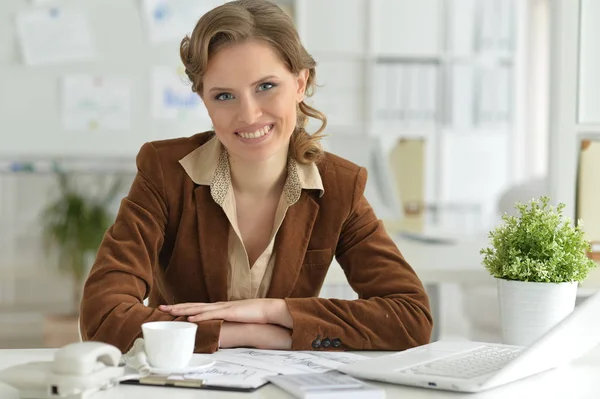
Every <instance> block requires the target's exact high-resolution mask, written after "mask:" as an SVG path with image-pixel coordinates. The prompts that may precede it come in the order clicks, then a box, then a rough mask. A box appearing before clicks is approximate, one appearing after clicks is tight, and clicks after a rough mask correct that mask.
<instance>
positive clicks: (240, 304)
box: [159, 299, 282, 324]
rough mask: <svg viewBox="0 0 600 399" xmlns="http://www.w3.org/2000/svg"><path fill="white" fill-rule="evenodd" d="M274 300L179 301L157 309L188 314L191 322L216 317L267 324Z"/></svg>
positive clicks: (177, 314) (180, 314)
mask: <svg viewBox="0 0 600 399" xmlns="http://www.w3.org/2000/svg"><path fill="white" fill-rule="evenodd" d="M274 301H278V300H277V299H245V300H241V301H231V302H215V303H179V304H177V305H161V306H160V307H159V309H160V310H162V311H163V312H168V313H170V314H172V315H173V316H189V317H188V320H189V321H192V322H197V321H205V320H215V319H218V320H226V321H232V322H237V323H255V324H267V323H269V320H268V319H269V317H268V315H269V314H270V311H269V309H270V308H271V307H274V305H275V303H274ZM279 301H282V300H281V299H279Z"/></svg>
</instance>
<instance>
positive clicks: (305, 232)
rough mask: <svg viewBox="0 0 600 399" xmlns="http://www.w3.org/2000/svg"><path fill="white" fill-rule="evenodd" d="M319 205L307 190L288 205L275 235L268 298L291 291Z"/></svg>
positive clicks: (287, 294) (284, 295)
mask: <svg viewBox="0 0 600 399" xmlns="http://www.w3.org/2000/svg"><path fill="white" fill-rule="evenodd" d="M318 212H319V204H317V202H316V201H315V200H314V199H313V198H312V197H311V196H310V195H309V194H307V192H306V191H302V195H301V196H300V199H299V200H298V202H296V203H295V204H294V205H292V206H290V207H289V209H288V210H287V213H286V216H285V218H284V219H283V223H282V224H281V226H280V228H279V231H278V232H277V237H276V238H275V265H274V269H273V277H272V278H271V285H270V287H269V291H268V293H267V297H268V298H285V297H287V296H289V295H290V294H291V293H292V290H293V289H294V287H295V286H296V280H297V279H298V275H299V274H300V269H301V268H302V263H303V261H304V254H305V253H306V249H307V248H308V242H309V240H310V236H311V233H312V229H313V226H314V224H315V220H316V218H317V214H318Z"/></svg>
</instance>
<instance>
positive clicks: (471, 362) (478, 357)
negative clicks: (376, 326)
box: [401, 346, 522, 379]
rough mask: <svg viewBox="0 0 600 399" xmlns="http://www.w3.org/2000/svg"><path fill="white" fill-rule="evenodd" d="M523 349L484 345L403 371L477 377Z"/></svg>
mask: <svg viewBox="0 0 600 399" xmlns="http://www.w3.org/2000/svg"><path fill="white" fill-rule="evenodd" d="M521 351H522V349H519V348H504V347H498V346H482V347H480V348H477V349H474V350H472V351H469V352H466V353H461V354H460V355H457V356H451V357H447V358H443V359H439V360H434V361H432V362H429V363H425V364H421V365H419V366H415V367H412V368H410V369H404V370H402V371H401V372H403V373H409V374H427V375H437V376H444V377H454V378H464V379H469V378H475V377H478V376H480V375H484V374H487V373H491V372H493V371H496V370H499V369H501V368H502V367H504V365H506V364H507V363H509V362H510V361H511V360H513V359H514V358H515V357H517V355H518V354H519V353H520V352H521Z"/></svg>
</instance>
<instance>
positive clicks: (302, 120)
mask: <svg viewBox="0 0 600 399" xmlns="http://www.w3.org/2000/svg"><path fill="white" fill-rule="evenodd" d="M249 39H257V40H262V41H264V42H266V43H268V44H269V45H271V46H272V48H273V49H274V50H275V51H276V52H277V54H278V55H279V56H280V57H281V60H282V61H283V62H284V64H285V65H286V66H287V68H288V69H289V70H290V72H292V73H294V74H298V73H299V72H300V71H302V70H304V69H307V70H308V80H307V84H306V91H305V94H306V96H307V97H310V96H311V95H312V94H313V92H314V86H315V67H316V62H315V60H314V59H313V58H312V57H311V56H310V54H308V52H307V51H306V49H305V48H304V46H303V45H302V43H301V42H300V38H299V36H298V32H297V31H296V28H295V27H294V23H293V22H292V20H291V18H290V17H289V16H288V15H287V14H285V13H284V12H283V11H282V10H281V9H280V8H279V7H278V6H276V5H275V4H273V3H271V2H269V1H266V0H238V1H231V2H228V3H225V4H223V5H221V6H219V7H216V8H214V9H212V10H211V11H209V12H207V13H206V14H204V15H203V16H202V17H201V18H200V20H199V21H198V23H197V24H196V27H195V28H194V31H193V32H192V35H191V37H190V36H186V37H185V38H184V39H183V40H182V41H181V46H180V56H181V61H182V62H183V65H184V66H185V73H186V74H187V76H188V77H189V79H190V81H191V82H192V90H193V91H194V92H195V93H197V94H198V95H202V89H203V85H202V77H203V75H204V73H205V72H206V68H207V65H208V61H209V60H210V58H211V57H212V56H213V55H214V54H215V53H216V52H217V51H219V50H220V49H222V48H223V47H225V46H228V45H231V44H237V43H242V42H244V41H247V40H249ZM297 111H298V118H297V121H296V128H295V129H294V132H293V134H292V138H291V140H290V151H291V155H292V156H293V157H294V158H295V159H296V161H298V162H301V163H309V162H316V161H317V160H319V159H320V158H321V157H322V156H323V148H322V146H321V142H320V141H321V138H322V137H323V134H322V132H323V130H324V129H325V126H327V118H326V116H325V114H323V113H322V112H320V111H318V110H317V109H315V108H313V107H311V106H310V105H308V104H306V103H305V102H304V101H302V102H300V104H298V107H297ZM308 118H315V119H318V120H320V121H321V127H320V128H319V129H318V130H317V131H316V132H315V133H313V134H312V135H311V134H309V133H308V132H307V131H306V130H305V127H306V124H307V123H308Z"/></svg>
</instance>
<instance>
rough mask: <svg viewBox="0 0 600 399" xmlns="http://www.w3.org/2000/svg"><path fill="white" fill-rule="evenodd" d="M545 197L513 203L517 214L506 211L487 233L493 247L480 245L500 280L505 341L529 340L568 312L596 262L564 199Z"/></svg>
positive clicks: (499, 292)
mask: <svg viewBox="0 0 600 399" xmlns="http://www.w3.org/2000/svg"><path fill="white" fill-rule="evenodd" d="M549 201H550V199H549V198H548V197H540V198H539V199H533V200H531V201H530V202H529V204H528V205H527V204H521V203H517V204H516V209H517V210H518V211H519V215H518V216H508V215H506V214H505V215H504V216H503V217H502V219H503V221H504V223H503V224H501V225H500V226H498V227H496V228H495V229H493V230H492V231H491V232H490V233H489V238H490V245H491V246H490V247H489V248H484V249H482V250H481V254H483V255H484V258H483V264H484V266H485V267H486V269H487V270H488V271H489V272H490V274H491V275H492V276H493V277H495V278H496V279H497V281H498V298H499V305H500V319H501V323H502V324H501V325H502V338H503V341H504V343H505V344H512V345H528V344H531V343H532V342H534V341H535V340H536V339H538V338H539V337H540V336H541V335H543V334H544V333H545V332H547V331H548V330H549V329H551V328H552V327H553V326H554V325H555V324H556V323H558V322H559V321H561V320H562V319H563V318H564V317H565V316H567V315H568V314H569V313H570V312H572V311H573V309H574V308H575V300H576V296H577V285H578V283H579V282H581V281H583V280H584V279H585V278H586V277H587V275H588V272H589V271H590V270H591V269H592V268H594V267H595V266H596V263H595V262H594V261H592V260H591V259H589V258H588V257H587V254H586V253H587V251H588V250H589V246H590V244H589V242H588V241H587V240H586V239H585V238H584V233H583V231H582V230H581V228H580V223H579V224H578V225H577V226H574V225H573V223H572V221H571V220H570V219H568V218H565V217H564V216H563V209H564V207H565V205H564V204H563V203H560V204H559V205H558V206H556V207H553V206H552V205H550V204H549Z"/></svg>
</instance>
